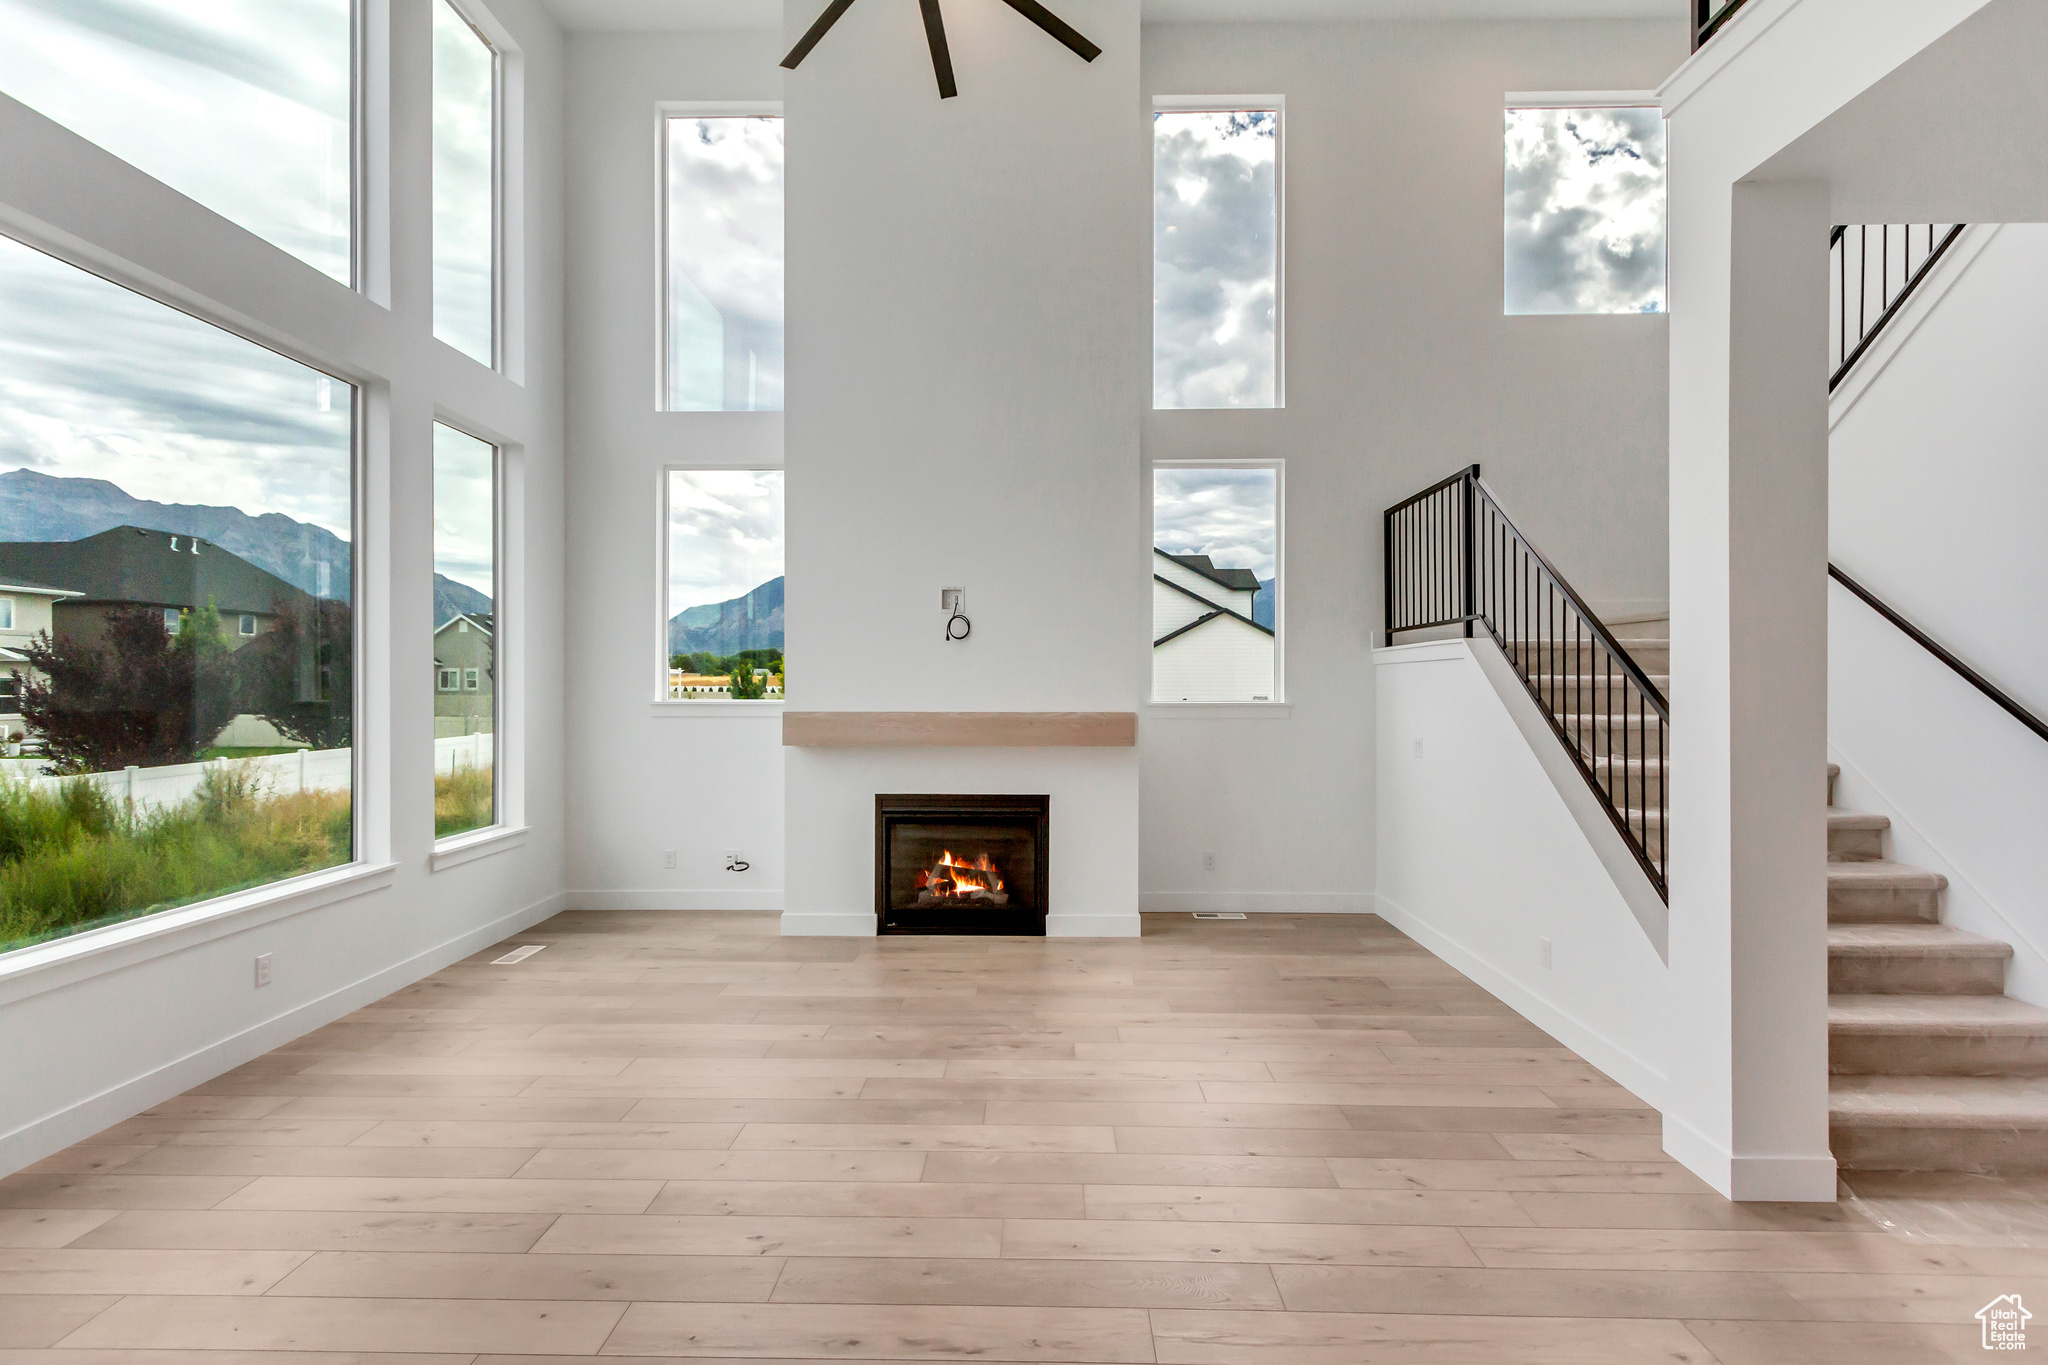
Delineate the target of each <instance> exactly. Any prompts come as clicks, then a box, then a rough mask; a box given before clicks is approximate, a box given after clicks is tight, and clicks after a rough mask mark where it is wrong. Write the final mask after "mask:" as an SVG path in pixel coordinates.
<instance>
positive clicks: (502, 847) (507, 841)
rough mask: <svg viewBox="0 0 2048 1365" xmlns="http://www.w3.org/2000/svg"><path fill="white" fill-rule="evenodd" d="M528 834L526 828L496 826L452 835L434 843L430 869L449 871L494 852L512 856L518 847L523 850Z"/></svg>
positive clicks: (432, 870) (430, 856) (429, 859)
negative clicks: (512, 852)
mask: <svg viewBox="0 0 2048 1365" xmlns="http://www.w3.org/2000/svg"><path fill="white" fill-rule="evenodd" d="M528 833H529V831H528V829H527V827H526V826H525V825H506V824H496V825H485V826H484V827H483V828H482V829H471V830H464V831H463V832H462V833H460V834H451V835H449V836H448V837H447V838H445V839H438V840H436V841H435V842H434V848H433V851H432V852H430V853H429V854H427V870H428V871H429V872H445V871H446V870H447V869H449V868H451V867H461V866H462V865H463V864H464V863H473V862H475V861H476V860H477V859H479V858H488V857H490V856H491V855H492V854H494V853H509V852H511V851H512V850H513V849H515V848H523V847H524V846H525V844H526V836H527V834H528Z"/></svg>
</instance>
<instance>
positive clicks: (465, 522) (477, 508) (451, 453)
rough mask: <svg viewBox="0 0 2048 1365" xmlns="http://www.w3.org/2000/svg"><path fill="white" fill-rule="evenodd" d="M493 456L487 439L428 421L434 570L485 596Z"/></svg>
mask: <svg viewBox="0 0 2048 1365" xmlns="http://www.w3.org/2000/svg"><path fill="white" fill-rule="evenodd" d="M496 456H497V452H496V451H495V450H494V449H493V448H492V447H491V446H490V444H489V443H487V442H484V441H479V440H478V439H477V438H476V437H474V436H471V435H470V434H469V433H468V432H463V431H457V430H456V429H455V428H454V427H449V426H443V425H441V424H440V423H439V422H436V423H434V572H435V573H438V574H446V575H447V576H448V577H450V578H452V579H454V580H455V581H456V582H458V583H466V584H468V585H469V586H470V587H472V588H475V589H476V590H477V591H478V592H480V593H482V594H483V595H484V596H486V597H490V598H496V597H497V595H498V590H497V587H496V585H495V584H494V583H493V581H492V578H491V557H492V551H493V550H494V549H495V548H496V547H495V545H494V544H493V540H494V537H493V534H492V532H493V530H494V529H495V527H496V523H497V517H496V515H495V508H496V505H497V487H496V483H495V479H496V473H497V471H496V463H497V460H496Z"/></svg>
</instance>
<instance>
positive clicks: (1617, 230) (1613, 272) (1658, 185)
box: [1506, 109, 1665, 313]
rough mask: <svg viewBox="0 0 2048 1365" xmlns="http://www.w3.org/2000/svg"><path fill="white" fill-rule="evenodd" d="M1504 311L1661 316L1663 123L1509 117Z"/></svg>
mask: <svg viewBox="0 0 2048 1365" xmlns="http://www.w3.org/2000/svg"><path fill="white" fill-rule="evenodd" d="M1506 228H1507V259H1506V279H1507V311H1508V312H1510V313H1660V312H1663V311H1664V308H1665V304H1664V119H1663V116H1662V114H1661V113H1660V112H1659V111H1658V110H1655V109H1510V110H1508V111H1507V224H1506Z"/></svg>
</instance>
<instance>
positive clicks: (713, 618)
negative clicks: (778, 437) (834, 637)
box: [662, 469, 786, 702]
mask: <svg viewBox="0 0 2048 1365" xmlns="http://www.w3.org/2000/svg"><path fill="white" fill-rule="evenodd" d="M666 494H667V501H668V509H667V523H668V537H667V539H668V543H667V553H666V558H667V573H668V581H667V583H666V584H665V585H664V596H665V599H666V605H665V608H664V610H663V613H662V616H663V623H664V624H663V631H664V637H665V638H664V646H665V649H666V652H667V660H666V663H667V669H666V673H667V684H666V691H665V693H664V695H666V696H667V698H668V699H669V700H670V701H685V702H689V701H780V700H782V696H783V685H784V679H785V677H786V670H785V668H784V666H783V656H782V471H781V470H779V469H672V470H670V471H669V472H668V487H667V490H666Z"/></svg>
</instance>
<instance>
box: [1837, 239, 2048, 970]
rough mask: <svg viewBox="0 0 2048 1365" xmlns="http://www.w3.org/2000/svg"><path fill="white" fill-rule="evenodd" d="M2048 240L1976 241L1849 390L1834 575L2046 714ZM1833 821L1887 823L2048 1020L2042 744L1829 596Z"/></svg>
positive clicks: (1951, 914)
mask: <svg viewBox="0 0 2048 1365" xmlns="http://www.w3.org/2000/svg"><path fill="white" fill-rule="evenodd" d="M2043 355H2048V227H2044V226H2041V225H2038V224H2012V225H2006V226H2003V227H2001V226H1997V225H1985V226H1977V227H1972V228H1970V229H1968V230H1967V231H1966V233H1965V235H1964V237H1963V238H1962V239H1961V240H1960V241H1958V242H1957V243H1956V245H1955V246H1954V247H1953V248H1951V250H1950V253H1949V255H1948V257H1946V258H1945V259H1944V260H1943V262H1942V263H1941V264H1940V265H1938V266H1937V267H1936V270H1935V273H1934V275H1932V276H1931V277H1929V279H1928V280H1927V282H1926V283H1925V284H1923V285H1922V286H1921V289H1920V290H1919V291H1918V292H1917V293H1916V294H1915V296H1914V298H1913V299H1912V300H1911V301H1910V302H1909V303H1908V305H1907V308H1906V309H1905V310H1904V311H1903V312H1902V313H1901V315H1900V316H1899V317H1898V318H1897V319H1896V320H1895V321H1894V322H1893V323H1892V324H1891V326H1890V327H1888V328H1887V329H1886V332H1885V334H1884V335H1883V337H1882V338H1881V340H1880V343H1879V345H1878V346H1877V347H1875V348H1873V351H1872V353H1871V354H1870V355H1869V356H1867V357H1866V358H1865V360H1864V361H1863V362H1862V363H1861V364H1860V365H1859V366H1858V369H1857V370H1856V371H1855V372H1853V375H1852V378H1851V379H1850V380H1849V381H1848V382H1846V383H1844V385H1843V386H1842V388H1841V390H1838V396H1837V398H1836V401H1835V403H1834V431H1833V436H1832V438H1831V440H1830V442H1829V448H1828V459H1829V465H1830V468H1831V475H1830V487H1831V490H1832V491H1831V496H1830V500H1829V507H1828V513H1829V515H1828V542H1829V551H1830V556H1831V558H1832V559H1833V560H1834V561H1835V563H1837V564H1838V565H1840V566H1841V567H1842V569H1843V570H1844V572H1846V573H1848V574H1849V575H1850V576H1851V577H1852V578H1854V579H1856V580H1857V581H1858V582H1859V583H1861V584H1863V585H1864V586H1865V587H1867V588H1869V589H1870V590H1871V591H1872V592H1874V593H1876V594H1877V596H1878V597H1879V598H1881V599H1883V600H1884V601H1885V602H1887V603H1889V604H1890V605H1891V606H1892V607H1893V608H1894V609H1895V610H1897V611H1898V612H1899V613H1900V614H1902V615H1903V616H1905V617H1906V619H1907V620H1909V621H1912V622H1913V623H1914V624H1915V625H1917V626H1919V627H1920V628H1921V629H1922V630H1924V631H1926V632H1927V633H1928V634H1930V635H1932V636H1933V637H1934V638H1935V639H1937V640H1939V641H1940V642H1941V643H1942V644H1943V645H1945V646H1946V647H1947V648H1949V649H1950V650H1951V651H1953V652H1954V653H1956V654H1957V655H1958V656H1960V657H1961V658H1962V659H1963V660H1965V661H1966V662H1967V663H1969V664H1970V666H1971V667H1973V668H1975V669H1976V670H1977V671H1978V672H1979V673H1982V674H1983V675H1985V676H1986V677H1987V678H1989V679H1990V680H1991V681H1992V682H1993V683H1994V684H1995V685H1997V686H1998V687H1999V688H2001V689H2002V690H2003V691H2005V692H2006V693H2007V695H2009V696H2011V697H2013V698H2014V699H2015V700H2017V701H2018V702H2019V703H2020V704H2021V705H2022V706H2025V707H2027V708H2028V709H2029V710H2031V711H2033V712H2034V713H2035V714H2036V715H2048V600H2044V598H2043V596H2042V594H2041V592H2040V585H2041V584H2042V583H2043V582H2048V538H2044V537H2043V536H2042V535H2041V526H2040V511H2041V509H2042V508H2043V507H2048V464H2044V462H2043V461H2042V459H2041V458H2040V455H2041V432H2042V431H2043V430H2044V429H2048V387H2044V386H2043V385H2042V383H2041V380H2040V373H2039V371H2040V361H2041V357H2042V356H2043ZM1828 624H1829V634H1828V652H1829V659H1828V676H1829V700H1828V742H1829V745H1830V747H1831V748H1832V749H1833V751H1834V756H1835V758H1836V761H1837V762H1839V763H1841V765H1842V781H1841V785H1840V788H1839V790H1838V792H1837V796H1836V804H1837V805H1841V806H1846V807H1849V808H1851V809H1858V810H1873V811H1877V812H1879V813H1882V814H1885V815H1889V816H1890V817H1891V818H1892V843H1891V854H1892V856H1893V857H1895V858H1897V859H1899V860H1900V861H1902V862H1910V863H1917V864H1919V865H1921V866H1925V867H1928V868H1931V869H1933V870H1935V871H1938V872H1941V873H1942V874H1944V875H1945V876H1947V877H1948V879H1949V890H1948V892H1947V897H1946V907H1945V913H1946V916H1947V919H1948V920H1949V922H1950V923H1952V924H1956V925H1958V926H1960V927H1962V928H1965V929H1970V930H1973V931H1975V932H1977V933H1982V934H1989V935H1991V936H1992V937H1994V938H1999V939H2003V940H2004V941H2006V942H2008V943H2011V944H2012V945H2013V949H2014V957H2013V962H2012V967H2011V969H2010V971H2009V972H2008V974H2007V989H2008V990H2009V991H2010V992H2011V993H2012V994H2014V995H2017V996H2019V997H2021V998H2022V999H2027V1000H2032V1001H2034V1002H2036V1003H2038V1004H2048V956H2044V954H2048V901H2044V900H2043V898H2042V896H2041V887H2042V886H2043V885H2048V845H2044V843H2043V842H2042V840H2041V838H2040V836H2039V831H2040V830H2041V829H2043V828H2048V742H2043V741H2042V740H2040V739H2038V738H2036V737H2035V736H2034V735H2033V734H2031V733H2030V732H2029V731H2028V730H2026V728H2025V727H2023V726H2022V725H2021V724H2020V723H2019V722H2018V721H2017V720H2015V719H2013V718H2012V717H2011V716H2009V715H2007V714H2006V713H2005V712H2004V711H2002V710H2000V709H1999V708H1998V707H1997V706H1996V705H1994V704H1993V703H1992V702H1990V701H1989V700H1988V699H1986V698H1985V697H1984V696H1983V694H1981V693H1979V692H1978V691H1976V689H1974V688H1972V687H1971V686H1970V685H1969V684H1967V683H1966V682H1964V681H1963V680H1962V679H1961V678H1960V677H1958V676H1957V675H1956V674H1955V673H1954V672H1953V671H1951V670H1950V669H1949V668H1947V667H1946V666H1944V665H1943V664H1941V663H1940V662H1939V661H1938V660H1936V659H1935V658H1934V657H1933V656H1932V655H1930V654H1928V653H1927V652H1926V651H1925V650H1923V649H1922V648H1921V647H1920V646H1919V645H1917V644H1914V643H1913V642H1912V641H1911V640H1910V639H1908V638H1907V637H1906V636H1905V635H1903V634H1902V633H1900V632H1899V631H1898V630H1897V629H1896V628H1894V627H1893V626H1891V625H1890V624H1889V623H1887V622H1886V621H1885V620H1884V619H1883V618H1882V617H1880V616H1878V615H1877V614H1876V613H1875V612H1874V611H1872V610H1871V609H1870V608H1869V607H1868V606H1865V605H1864V604H1863V603H1861V602H1860V601H1858V600H1857V599H1856V598H1855V597H1854V596H1852V595H1851V594H1850V593H1849V592H1848V591H1847V590H1846V589H1844V588H1842V587H1840V586H1839V585H1836V586H1834V587H1833V589H1832V594H1831V597H1830V611H1829V623H1828Z"/></svg>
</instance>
